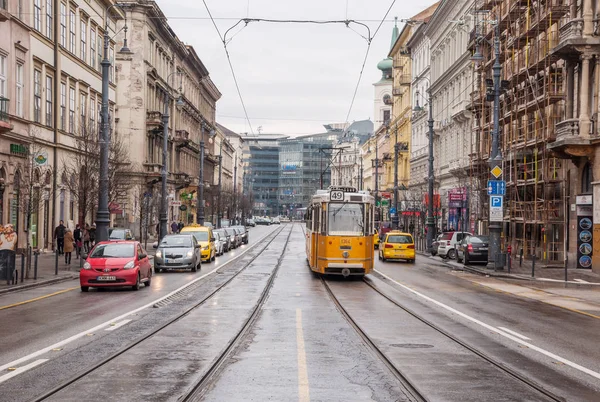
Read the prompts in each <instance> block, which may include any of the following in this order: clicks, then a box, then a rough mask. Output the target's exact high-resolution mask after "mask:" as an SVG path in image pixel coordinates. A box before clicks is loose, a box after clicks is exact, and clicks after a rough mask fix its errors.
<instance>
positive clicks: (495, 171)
mask: <svg viewBox="0 0 600 402" xmlns="http://www.w3.org/2000/svg"><path fill="white" fill-rule="evenodd" d="M491 173H492V174H493V175H494V177H495V178H496V179H497V178H499V177H500V176H502V168H501V167H500V166H495V167H494V168H493V169H492V171H491Z"/></svg>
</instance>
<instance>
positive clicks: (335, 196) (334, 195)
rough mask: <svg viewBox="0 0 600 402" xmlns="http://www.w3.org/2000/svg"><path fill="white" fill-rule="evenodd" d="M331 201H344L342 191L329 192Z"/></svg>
mask: <svg viewBox="0 0 600 402" xmlns="http://www.w3.org/2000/svg"><path fill="white" fill-rule="evenodd" d="M329 198H330V199H331V201H344V192H343V191H339V190H335V191H332V192H331V193H330V194H329Z"/></svg>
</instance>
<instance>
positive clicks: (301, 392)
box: [296, 308, 310, 402]
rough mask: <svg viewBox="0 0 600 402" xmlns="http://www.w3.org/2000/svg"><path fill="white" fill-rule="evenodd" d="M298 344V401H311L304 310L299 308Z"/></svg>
mask: <svg viewBox="0 0 600 402" xmlns="http://www.w3.org/2000/svg"><path fill="white" fill-rule="evenodd" d="M296 344H297V345H298V401H300V402H307V401H310V390H309V387H308V370H307V367H306V350H305V349H304V334H303V330H302V310H301V309H299V308H297V309H296Z"/></svg>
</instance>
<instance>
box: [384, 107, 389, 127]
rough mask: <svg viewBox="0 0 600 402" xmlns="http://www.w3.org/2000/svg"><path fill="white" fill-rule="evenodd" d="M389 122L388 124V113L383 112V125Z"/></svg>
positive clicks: (387, 111)
mask: <svg viewBox="0 0 600 402" xmlns="http://www.w3.org/2000/svg"><path fill="white" fill-rule="evenodd" d="M389 122H390V111H389V110H384V111H383V124H388V123H389Z"/></svg>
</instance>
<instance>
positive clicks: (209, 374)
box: [32, 224, 293, 402]
mask: <svg viewBox="0 0 600 402" xmlns="http://www.w3.org/2000/svg"><path fill="white" fill-rule="evenodd" d="M291 226H292V227H291V228H290V232H289V234H288V236H287V239H286V242H285V245H284V247H283V250H282V252H281V255H280V257H279V260H278V263H277V265H276V267H275V269H274V270H273V272H272V274H271V276H270V278H269V280H268V283H267V286H266V287H265V289H264V290H263V292H262V293H261V296H260V298H259V303H257V305H256V306H255V308H254V309H253V311H252V313H251V314H250V317H249V318H248V319H247V320H246V321H245V323H244V325H243V327H242V329H241V330H240V331H239V332H238V334H237V335H236V336H235V337H234V339H233V340H232V342H230V344H229V345H228V346H227V347H226V348H225V351H224V352H223V353H221V354H220V356H219V357H218V358H217V360H216V361H215V363H214V364H213V366H211V367H210V368H209V370H208V371H207V373H206V374H205V375H204V376H203V377H202V379H201V380H200V382H199V383H197V384H195V385H194V386H193V387H192V389H191V390H188V391H186V393H185V394H184V396H183V397H182V398H180V399H179V400H181V401H190V400H192V399H191V398H193V397H194V395H195V394H196V393H197V390H198V388H199V387H200V388H201V387H203V385H204V384H206V383H207V381H208V380H210V379H211V378H212V376H213V374H214V373H215V372H216V371H217V369H218V367H220V366H221V364H222V363H223V362H224V361H225V359H226V358H227V356H228V355H229V352H230V351H231V350H232V349H233V348H234V346H235V345H237V344H238V342H239V340H240V339H241V338H243V335H244V334H245V333H246V332H247V330H248V329H249V328H250V327H251V325H252V324H253V323H254V320H255V319H256V317H257V316H258V313H259V312H260V308H261V307H262V305H263V303H264V300H265V299H266V297H267V295H268V290H269V289H270V288H271V286H272V283H273V280H274V278H275V276H276V274H277V271H278V269H279V265H280V263H281V259H282V258H283V254H284V252H285V249H286V247H287V244H288V242H289V239H290V236H291V233H292V231H293V230H292V229H293V224H292V225H291ZM287 227H288V226H287V225H286V226H282V227H281V228H278V229H277V230H276V231H275V232H274V233H272V234H271V235H270V237H271V239H269V241H268V242H266V244H265V245H264V246H263V247H262V249H260V251H259V252H258V253H256V255H254V256H253V257H252V258H251V259H249V260H248V261H247V262H246V263H245V264H244V266H243V267H242V268H240V269H239V270H237V271H236V272H235V273H233V275H232V276H231V277H230V278H228V279H227V280H226V281H224V282H223V283H221V284H219V285H218V286H217V287H216V288H214V289H213V290H211V291H210V292H209V293H208V294H207V295H205V296H203V297H202V299H201V300H200V301H198V302H197V303H195V304H193V305H192V306H190V307H187V308H186V309H185V310H184V311H183V312H181V313H178V314H176V315H175V316H174V317H172V318H170V319H169V320H167V321H166V322H165V323H163V324H161V325H160V326H158V327H156V328H154V329H153V330H152V331H149V332H146V333H144V334H143V335H142V336H139V337H137V338H136V339H135V340H134V341H132V342H130V343H128V344H127V345H125V346H124V347H121V348H120V349H118V350H117V351H116V352H114V353H112V354H110V355H109V356H107V357H105V358H104V359H102V360H101V361H99V362H96V363H95V364H93V365H92V366H90V367H88V368H86V369H85V370H83V371H81V372H79V373H77V374H76V375H74V376H72V377H71V378H69V379H67V380H65V381H63V382H62V383H61V384H59V385H58V386H56V387H54V388H52V389H50V390H49V391H47V392H45V393H43V394H42V395H39V396H37V397H35V398H34V399H32V401H35V402H39V401H43V400H46V399H48V398H50V397H52V396H54V395H55V394H57V393H59V392H61V391H65V390H67V389H68V388H69V386H71V385H73V384H74V383H75V382H77V381H79V380H81V379H83V378H84V377H86V376H88V375H90V374H92V373H93V372H95V371H96V370H98V369H100V368H102V367H103V366H105V365H107V364H108V363H110V362H112V361H114V360H115V359H117V358H118V357H119V356H122V355H124V354H126V353H127V352H129V351H131V350H132V349H134V348H136V347H139V346H140V345H141V344H142V343H143V342H144V341H146V340H148V339H150V338H152V337H153V336H155V335H157V334H158V333H160V332H161V331H163V330H165V329H166V328H167V327H169V326H171V325H173V324H174V323H176V322H178V321H179V320H181V319H183V318H184V317H185V316H187V315H189V314H190V313H191V312H192V311H194V310H195V309H197V308H199V307H201V306H202V305H204V304H206V302H207V301H209V300H210V299H211V298H213V297H214V296H215V295H216V294H218V293H219V292H220V291H221V290H223V289H224V288H225V287H226V286H227V285H228V284H229V283H231V282H232V281H233V280H234V279H235V278H236V277H238V276H239V275H240V274H241V273H242V272H244V271H246V269H247V268H248V267H250V266H251V265H252V263H253V262H254V261H255V260H256V259H257V258H259V257H260V256H261V255H262V253H263V252H264V251H265V250H266V249H267V248H268V247H269V246H270V245H271V243H272V242H273V241H274V240H275V239H276V238H277V236H278V235H279V234H280V233H281V232H283V230H284V229H286V228H287ZM227 265H228V264H226V265H225V266H227Z"/></svg>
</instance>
